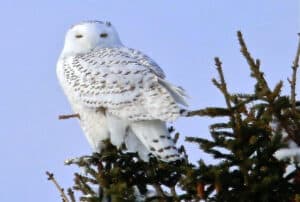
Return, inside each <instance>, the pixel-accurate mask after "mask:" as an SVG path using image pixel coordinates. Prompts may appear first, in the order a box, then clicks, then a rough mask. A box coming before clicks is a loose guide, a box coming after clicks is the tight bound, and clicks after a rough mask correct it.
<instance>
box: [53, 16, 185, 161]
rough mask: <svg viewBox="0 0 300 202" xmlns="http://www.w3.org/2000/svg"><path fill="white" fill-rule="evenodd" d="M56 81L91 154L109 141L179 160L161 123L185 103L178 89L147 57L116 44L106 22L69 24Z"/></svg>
mask: <svg viewBox="0 0 300 202" xmlns="http://www.w3.org/2000/svg"><path fill="white" fill-rule="evenodd" d="M57 76H58V80H59V82H60V84H61V86H62V88H63V90H64V93H65V95H66V96H67V98H68V100H69V102H70V104H71V106H72V109H73V111H74V113H76V114H79V116H80V125H81V127H82V129H83V131H84V133H85V135H86V137H87V139H88V141H89V143H90V145H91V146H92V148H93V150H94V151H95V152H101V147H102V146H103V145H102V141H103V140H105V139H110V141H111V143H112V144H113V145H115V146H117V147H120V146H121V145H122V144H123V143H125V145H126V147H127V150H128V151H130V152H138V153H139V156H140V157H141V158H142V159H143V160H145V161H146V160H147V159H148V154H149V153H152V154H153V155H154V156H156V157H157V158H159V159H161V160H163V161H174V160H177V159H179V158H180V155H179V153H178V150H177V148H176V147H175V144H174V142H173V140H172V138H171V137H170V134H169V132H168V129H167V126H166V122H170V121H174V120H176V119H177V118H178V117H180V116H181V114H182V112H183V111H184V110H182V108H181V107H180V105H183V106H187V102H186V93H185V91H184V90H183V89H182V88H181V87H177V86H175V85H172V84H170V83H169V82H167V81H166V80H165V75H164V72H163V70H162V69H161V68H160V67H159V66H158V65H157V64H156V63H155V62H154V61H153V60H152V59H150V58H149V57H148V56H146V55H144V54H143V53H141V52H140V51H138V50H134V49H131V48H127V47H125V46H123V44H122V43H121V41H120V39H119V36H118V33H117V31H116V30H115V29H114V27H113V26H112V25H111V23H109V22H101V21H87V22H82V23H79V24H76V25H74V26H73V27H71V28H70V29H69V30H68V32H67V34H66V37H65V44H64V47H63V50H62V53H61V55H60V57H59V60H58V63H57Z"/></svg>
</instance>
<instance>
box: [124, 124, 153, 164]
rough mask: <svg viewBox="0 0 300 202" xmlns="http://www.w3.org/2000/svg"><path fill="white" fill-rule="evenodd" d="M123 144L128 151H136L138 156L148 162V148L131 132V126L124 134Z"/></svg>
mask: <svg viewBox="0 0 300 202" xmlns="http://www.w3.org/2000/svg"><path fill="white" fill-rule="evenodd" d="M124 142H125V145H126V148H127V151H128V152H137V153H138V155H139V157H140V158H141V159H142V160H143V161H146V162H148V161H149V154H150V152H149V150H148V149H147V148H146V147H145V145H144V144H143V143H142V142H141V141H140V140H139V139H138V138H137V136H136V135H135V134H134V133H133V131H132V130H131V128H129V129H128V130H127V132H126V135H125V140H124Z"/></svg>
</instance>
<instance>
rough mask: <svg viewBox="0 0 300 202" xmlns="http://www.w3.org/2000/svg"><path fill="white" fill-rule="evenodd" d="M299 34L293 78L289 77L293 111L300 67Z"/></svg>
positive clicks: (299, 34)
mask: <svg viewBox="0 0 300 202" xmlns="http://www.w3.org/2000/svg"><path fill="white" fill-rule="evenodd" d="M298 36H299V42H298V48H297V52H296V56H295V59H294V61H293V65H292V70H293V74H292V79H291V80H290V79H288V81H289V83H290V84H291V104H292V109H293V112H295V110H296V80H297V69H298V67H299V57H300V33H298Z"/></svg>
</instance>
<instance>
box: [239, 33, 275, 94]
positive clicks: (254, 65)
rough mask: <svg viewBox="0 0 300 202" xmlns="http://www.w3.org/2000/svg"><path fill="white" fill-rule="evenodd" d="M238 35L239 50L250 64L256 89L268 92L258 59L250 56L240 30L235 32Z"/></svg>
mask: <svg viewBox="0 0 300 202" xmlns="http://www.w3.org/2000/svg"><path fill="white" fill-rule="evenodd" d="M237 36H238V41H239V44H240V47H241V52H242V54H243V55H244V57H245V58H246V61H247V63H248V64H249V66H250V69H251V71H252V74H251V76H252V77H254V78H256V79H257V82H258V86H257V87H258V89H257V90H262V91H265V93H267V94H269V93H270V88H269V86H268V84H267V81H266V80H265V78H264V74H263V72H261V71H260V69H259V68H260V61H259V60H258V59H257V60H256V61H255V60H254V59H253V58H252V56H251V54H250V53H249V51H248V48H247V45H246V43H245V40H244V38H243V35H242V32H241V31H238V32H237Z"/></svg>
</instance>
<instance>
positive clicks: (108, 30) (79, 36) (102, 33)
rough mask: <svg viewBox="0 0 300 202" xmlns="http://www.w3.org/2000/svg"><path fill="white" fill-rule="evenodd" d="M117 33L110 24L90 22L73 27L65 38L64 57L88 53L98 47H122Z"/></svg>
mask: <svg viewBox="0 0 300 202" xmlns="http://www.w3.org/2000/svg"><path fill="white" fill-rule="evenodd" d="M120 46H122V43H121V41H120V39H119V36H118V33H117V31H116V30H115V29H114V27H113V26H112V25H111V24H110V23H109V22H101V21H89V22H83V23H79V24H76V25H74V26H73V27H71V28H70V29H69V30H68V32H67V34H66V38H65V45H64V49H63V52H62V55H64V56H65V55H76V54H80V53H86V52H88V51H90V50H91V49H93V48H96V47H102V48H106V47H120Z"/></svg>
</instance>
